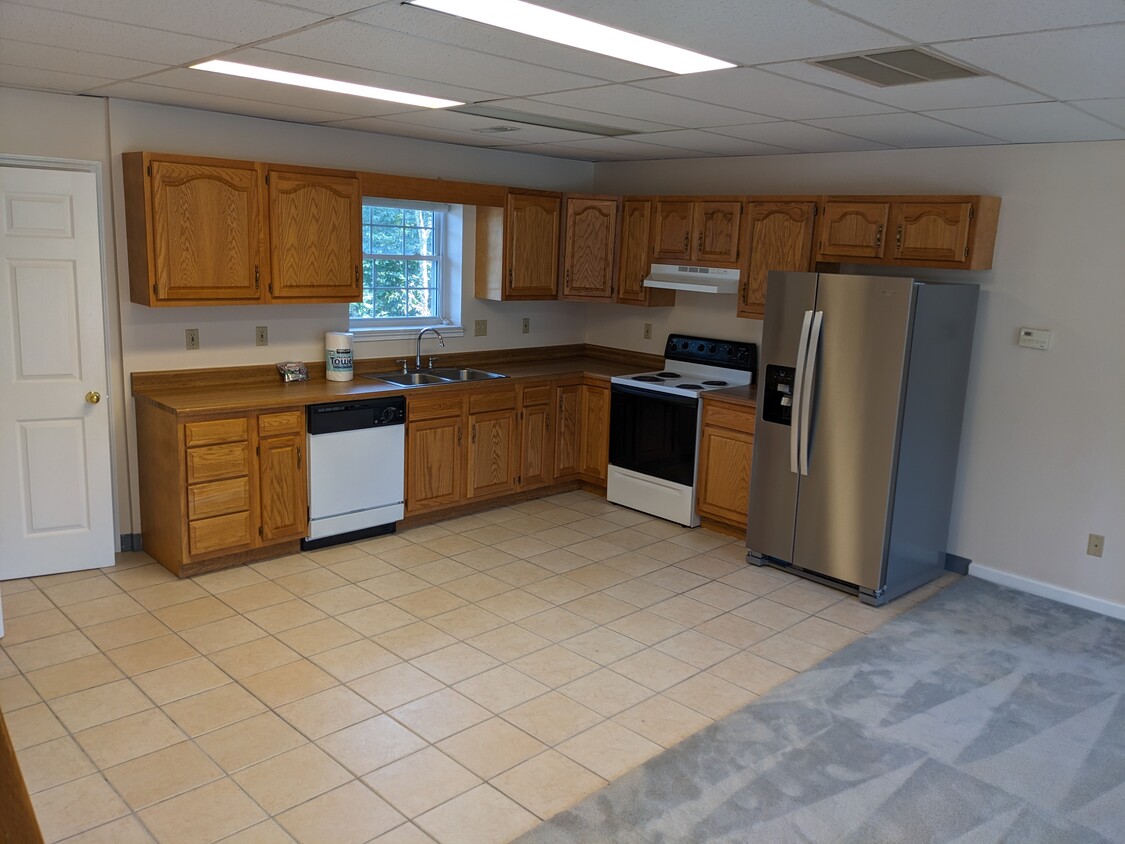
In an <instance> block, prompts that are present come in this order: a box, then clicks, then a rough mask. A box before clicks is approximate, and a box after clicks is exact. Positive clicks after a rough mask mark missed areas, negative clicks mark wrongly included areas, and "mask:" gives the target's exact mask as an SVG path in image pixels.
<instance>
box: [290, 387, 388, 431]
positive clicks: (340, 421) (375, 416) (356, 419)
mask: <svg viewBox="0 0 1125 844" xmlns="http://www.w3.org/2000/svg"><path fill="white" fill-rule="evenodd" d="M405 422H406V399H405V398H403V397H402V396H388V397H387V398H378V399H358V400H355V401H340V402H332V403H331V404H310V405H309V407H308V432H309V434H310V435H313V436H315V435H316V434H334V433H337V432H339V431H356V430H361V429H363V428H381V427H383V426H385V425H402V424H404V423H405Z"/></svg>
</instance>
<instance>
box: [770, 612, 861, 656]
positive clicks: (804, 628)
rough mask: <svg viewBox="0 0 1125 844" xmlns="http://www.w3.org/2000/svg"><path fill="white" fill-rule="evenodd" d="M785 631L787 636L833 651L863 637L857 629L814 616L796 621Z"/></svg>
mask: <svg viewBox="0 0 1125 844" xmlns="http://www.w3.org/2000/svg"><path fill="white" fill-rule="evenodd" d="M785 633H786V635H788V636H792V637H794V638H796V639H800V640H802V641H804V642H809V643H810V644H813V645H816V646H818V647H821V648H824V649H825V650H827V651H833V652H834V651H838V650H840V648H843V647H845V646H846V645H850V644H851V643H852V642H854V641H855V640H856V639H860V638H862V637H863V634H862V633H860V632H859V631H858V630H853V629H852V628H850V627H845V626H844V625H842V624H837V623H836V622H834V621H829V620H828V619H825V618H818V617H816V616H813V617H812V618H806V619H805V620H804V621H800V622H797V623H796V624H794V625H793V626H792V627H790V628H789V629H788V630H786V631H785Z"/></svg>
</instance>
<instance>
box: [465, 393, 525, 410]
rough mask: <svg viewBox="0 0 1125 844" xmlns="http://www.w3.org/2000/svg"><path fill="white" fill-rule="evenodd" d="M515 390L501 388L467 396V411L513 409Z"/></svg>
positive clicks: (514, 405)
mask: <svg viewBox="0 0 1125 844" xmlns="http://www.w3.org/2000/svg"><path fill="white" fill-rule="evenodd" d="M515 409H516V391H515V390H503V391H501V392H496V393H481V394H479V395H475V396H469V413H489V412H490V411H494V410H515Z"/></svg>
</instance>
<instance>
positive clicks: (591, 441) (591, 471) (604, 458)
mask: <svg viewBox="0 0 1125 844" xmlns="http://www.w3.org/2000/svg"><path fill="white" fill-rule="evenodd" d="M581 415H582V425H581V428H582V439H581V448H580V450H579V465H578V470H579V473H580V474H581V475H582V478H583V480H587V481H590V482H591V483H595V484H598V485H600V486H604V485H605V482H606V477H607V475H608V464H609V384H608V383H604V382H594V381H590V380H587V382H586V383H585V384H583V385H582V404H581Z"/></svg>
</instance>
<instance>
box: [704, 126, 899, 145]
mask: <svg viewBox="0 0 1125 844" xmlns="http://www.w3.org/2000/svg"><path fill="white" fill-rule="evenodd" d="M711 131H713V132H715V133H716V134H720V135H731V136H733V137H736V138H746V139H747V140H750V141H758V142H759V143H763V144H771V145H773V146H776V147H784V148H786V149H790V150H793V151H795V152H856V151H859V150H871V149H890V147H889V146H888V145H887V144H881V143H878V142H877V141H870V140H867V139H865V138H853V137H852V136H850V135H842V134H840V133H839V132H832V131H829V130H828V129H821V128H819V127H817V126H807V125H805V124H804V123H792V122H789V121H782V122H778V123H754V124H751V125H749V126H724V127H722V128H721V129H713V130H711Z"/></svg>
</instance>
